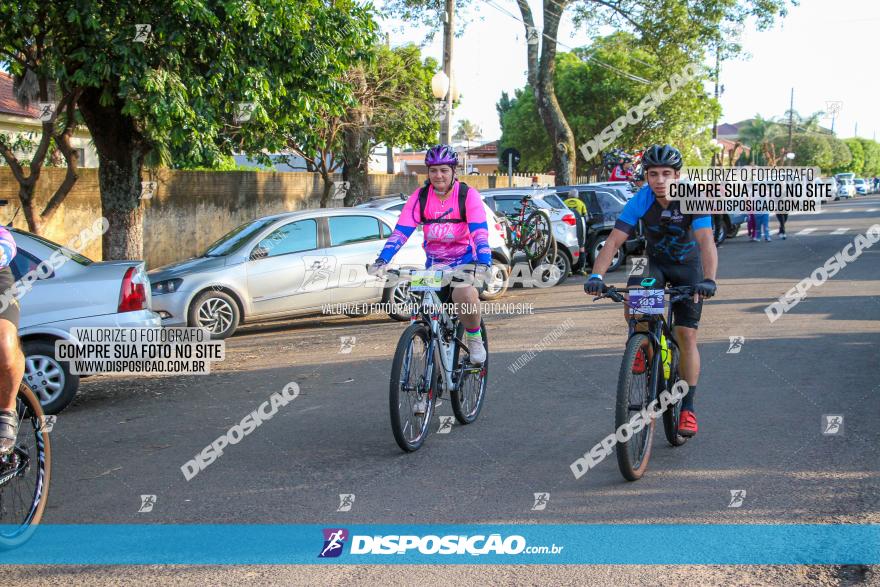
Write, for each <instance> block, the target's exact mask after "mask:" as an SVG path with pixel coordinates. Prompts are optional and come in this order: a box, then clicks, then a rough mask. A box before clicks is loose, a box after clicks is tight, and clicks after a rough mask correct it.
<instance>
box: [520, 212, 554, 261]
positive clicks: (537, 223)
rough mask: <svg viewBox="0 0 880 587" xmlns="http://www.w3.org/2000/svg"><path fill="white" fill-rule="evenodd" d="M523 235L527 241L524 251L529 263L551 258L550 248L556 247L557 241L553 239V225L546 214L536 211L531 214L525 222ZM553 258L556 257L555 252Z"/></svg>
mask: <svg viewBox="0 0 880 587" xmlns="http://www.w3.org/2000/svg"><path fill="white" fill-rule="evenodd" d="M527 228H530V230H527ZM523 233H524V239H525V241H524V242H523V243H522V249H523V252H524V253H525V254H526V257H527V258H528V259H529V261H531V260H533V259H538V260H540V259H543V258H544V257H548V256H550V255H549V252H550V248H551V247H555V246H556V239H554V238H553V225H552V224H551V223H550V216H548V215H547V213H546V212H544V211H543V210H535V211H534V212H532V213H531V214H529V215H528V217H527V218H526V219H525V222H523ZM552 257H553V258H555V257H556V252H555V251H554V252H553V255H552Z"/></svg>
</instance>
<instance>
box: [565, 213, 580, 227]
mask: <svg viewBox="0 0 880 587" xmlns="http://www.w3.org/2000/svg"><path fill="white" fill-rule="evenodd" d="M562 221H563V222H565V223H566V224H568V225H569V226H574V225H575V224H577V220H575V218H574V214H566V215H565V216H563V217H562Z"/></svg>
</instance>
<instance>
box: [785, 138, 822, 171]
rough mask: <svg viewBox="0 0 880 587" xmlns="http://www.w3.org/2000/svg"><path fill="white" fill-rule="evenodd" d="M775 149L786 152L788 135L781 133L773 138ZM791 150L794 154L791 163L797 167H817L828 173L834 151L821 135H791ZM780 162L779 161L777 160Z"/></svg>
mask: <svg viewBox="0 0 880 587" xmlns="http://www.w3.org/2000/svg"><path fill="white" fill-rule="evenodd" d="M774 144H775V146H776V150H777V152H779V153H787V152H788V150H787V148H788V135H787V134H783V135H781V136H779V137H777V138H776V139H775V140H774ZM791 152H793V153H794V154H795V158H794V161H792V162H791V163H790V164H791V165H797V166H798V167H819V168H821V169H822V171H823V172H825V173H830V172H831V169H832V166H833V162H834V152H833V151H832V149H831V145H830V144H829V143H828V140H827V139H826V138H825V137H824V136H821V135H815V134H806V133H797V134H794V135H792V137H791ZM779 163H781V162H779Z"/></svg>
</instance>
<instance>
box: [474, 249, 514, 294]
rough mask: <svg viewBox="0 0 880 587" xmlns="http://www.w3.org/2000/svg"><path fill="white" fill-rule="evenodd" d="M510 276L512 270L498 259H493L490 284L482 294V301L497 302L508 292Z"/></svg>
mask: <svg viewBox="0 0 880 587" xmlns="http://www.w3.org/2000/svg"><path fill="white" fill-rule="evenodd" d="M509 275H510V269H508V268H507V265H505V264H504V263H502V262H501V261H499V260H498V259H492V268H491V270H490V272H489V283H487V284H486V289H485V290H484V291H482V292H480V299H481V300H483V301H490V300H497V299H498V298H500V297H501V296H503V295H504V292H506V291H507V277H508V276H509Z"/></svg>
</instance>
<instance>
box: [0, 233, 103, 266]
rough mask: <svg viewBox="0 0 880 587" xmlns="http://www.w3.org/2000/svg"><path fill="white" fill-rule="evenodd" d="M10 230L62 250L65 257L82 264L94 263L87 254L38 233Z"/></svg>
mask: <svg viewBox="0 0 880 587" xmlns="http://www.w3.org/2000/svg"><path fill="white" fill-rule="evenodd" d="M9 232H11V233H12V234H13V235H15V234H21V235H27V236H28V238H32V239H34V240H35V241H37V242H38V243H40V244H43V245H46V246H47V247H49V248H50V249H52V251H61V253H62V254H63V255H64V256H65V257H67V258H69V259H73V260H74V261H76V262H77V263H79V264H80V265H91V264H92V263H94V261H92V260H91V259H89V258H88V257H86V256H85V255H80V254H79V253H77V252H76V251H73V250H71V249H68V248H67V247H64V246H61V245H59V244H58V243H54V242H52V241H50V240H48V239H45V238H43V237H41V236H37V235H36V234H33V233H30V232H21V231H19V230H15V229H14V228H10V229H9Z"/></svg>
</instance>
